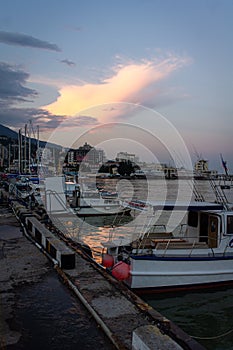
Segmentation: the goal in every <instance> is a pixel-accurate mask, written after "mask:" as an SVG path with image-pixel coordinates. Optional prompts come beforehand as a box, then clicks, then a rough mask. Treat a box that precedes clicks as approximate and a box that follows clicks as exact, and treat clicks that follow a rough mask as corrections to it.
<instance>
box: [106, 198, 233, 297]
mask: <svg viewBox="0 0 233 350" xmlns="http://www.w3.org/2000/svg"><path fill="white" fill-rule="evenodd" d="M222 199H223V198H222ZM145 206H147V208H150V209H151V214H152V216H153V215H156V213H157V211H159V210H160V211H161V210H163V211H165V210H166V211H174V210H178V211H181V210H185V211H187V215H186V216H187V221H186V224H185V225H184V224H183V225H182V226H181V229H180V231H179V234H176V235H174V231H173V232H169V231H168V230H166V227H165V226H163V227H162V226H161V225H159V226H158V225H154V226H151V227H150V229H149V230H148V231H147V232H146V233H142V234H141V235H140V236H139V237H138V238H137V239H135V240H133V241H131V242H130V243H129V242H128V243H124V242H119V240H118V242H114V240H112V241H108V242H107V243H106V244H103V246H105V253H104V254H103V265H105V267H108V268H109V271H111V273H112V274H113V275H114V276H115V277H117V278H118V277H119V279H122V280H124V281H125V283H126V284H127V285H128V286H129V287H130V288H132V289H134V290H137V291H138V292H147V291H152V290H153V291H161V290H167V289H189V288H192V289H193V288H203V287H212V286H215V285H216V284H229V283H231V282H233V210H232V206H231V205H229V204H227V205H226V203H225V202H224V201H222V203H221V201H220V202H219V203H208V202H204V201H203V202H196V201H194V202H191V203H188V204H186V203H177V202H165V203H159V202H150V203H148V202H147V203H145ZM148 211H149V209H148Z"/></svg>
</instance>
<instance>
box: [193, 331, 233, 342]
mask: <svg viewBox="0 0 233 350" xmlns="http://www.w3.org/2000/svg"><path fill="white" fill-rule="evenodd" d="M232 332H233V329H230V330H229V331H227V332H225V333H222V334H219V335H216V336H214V337H197V336H194V335H190V334H189V336H190V337H191V338H193V339H201V340H214V339H219V338H222V337H225V336H227V335H229V334H231V333H232Z"/></svg>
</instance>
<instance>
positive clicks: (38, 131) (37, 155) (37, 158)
mask: <svg viewBox="0 0 233 350" xmlns="http://www.w3.org/2000/svg"><path fill="white" fill-rule="evenodd" d="M39 148H40V129H39V125H37V147H36V164H37V174H39Z"/></svg>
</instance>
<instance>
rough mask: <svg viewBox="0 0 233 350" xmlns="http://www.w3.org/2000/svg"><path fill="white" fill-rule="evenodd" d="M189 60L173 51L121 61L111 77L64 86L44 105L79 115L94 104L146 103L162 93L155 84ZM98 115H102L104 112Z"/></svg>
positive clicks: (62, 112)
mask: <svg viewBox="0 0 233 350" xmlns="http://www.w3.org/2000/svg"><path fill="white" fill-rule="evenodd" d="M189 61H190V60H189V59H187V58H182V57H177V56H172V55H170V56H168V57H167V58H165V59H161V60H150V61H143V62H139V63H130V64H125V65H123V66H122V65H121V66H118V67H115V68H114V70H113V74H112V76H111V77H109V78H106V79H103V81H102V82H100V83H96V84H88V83H84V84H82V85H81V84H80V85H65V86H63V87H62V88H60V90H59V94H60V96H59V97H58V99H57V100H56V101H55V102H54V103H52V104H49V105H47V106H44V108H45V109H46V110H48V111H49V112H50V113H52V114H56V115H69V116H75V115H77V114H78V113H79V112H81V111H84V110H87V109H90V108H91V107H92V106H97V105H102V104H106V103H111V102H114V103H116V102H129V103H139V104H143V103H144V102H145V101H148V99H150V100H153V99H154V98H155V97H156V96H157V95H158V93H159V91H158V89H156V88H155V84H156V83H157V82H159V81H161V80H163V79H166V78H167V77H168V76H169V75H170V74H171V73H172V72H174V71H176V70H177V69H179V68H181V67H183V66H184V65H186V64H187V63H189ZM119 111H120V110H119ZM117 113H118V112H116V111H115V113H112V114H114V116H116V115H117ZM119 113H120V112H119ZM95 117H96V116H95ZM97 117H98V118H100V119H101V116H100V115H98V116H97ZM102 117H103V116H102ZM104 118H105V117H103V119H104ZM101 121H106V120H102V119H101ZM108 121H109V120H108Z"/></svg>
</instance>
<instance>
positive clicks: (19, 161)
mask: <svg viewBox="0 0 233 350" xmlns="http://www.w3.org/2000/svg"><path fill="white" fill-rule="evenodd" d="M18 143H19V149H18V167H19V168H18V171H19V175H20V174H21V170H22V134H21V129H19V133H18Z"/></svg>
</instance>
